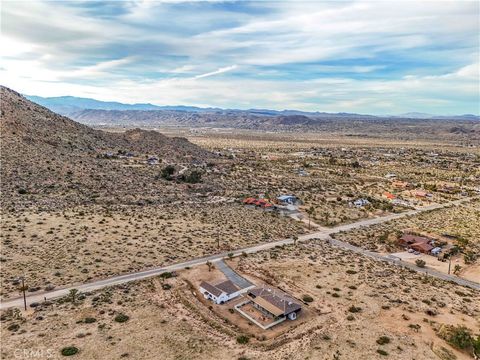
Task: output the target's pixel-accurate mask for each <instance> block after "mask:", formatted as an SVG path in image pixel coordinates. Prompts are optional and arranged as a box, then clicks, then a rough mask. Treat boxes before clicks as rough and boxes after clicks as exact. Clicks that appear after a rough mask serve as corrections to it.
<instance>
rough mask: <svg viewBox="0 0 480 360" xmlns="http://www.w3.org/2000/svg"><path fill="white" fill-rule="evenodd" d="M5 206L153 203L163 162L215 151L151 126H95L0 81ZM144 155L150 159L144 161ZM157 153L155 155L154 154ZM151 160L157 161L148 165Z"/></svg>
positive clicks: (189, 162)
mask: <svg viewBox="0 0 480 360" xmlns="http://www.w3.org/2000/svg"><path fill="white" fill-rule="evenodd" d="M1 99H2V103H1V114H2V121H1V128H2V132H1V134H2V135H1V136H2V138H1V140H2V152H1V161H2V169H1V176H2V180H3V181H2V182H3V184H2V205H3V206H6V207H13V208H21V207H29V206H30V205H31V204H34V203H35V204H36V205H39V206H41V207H42V206H43V207H51V206H53V207H58V206H65V205H68V204H70V205H71V204H72V203H75V204H85V203H91V202H96V203H115V202H118V201H122V202H123V201H127V202H129V201H132V202H137V201H142V200H145V201H150V202H152V201H153V202H155V201H157V200H159V199H158V198H157V199H155V195H154V194H155V193H156V194H158V193H159V192H162V191H159V188H161V189H163V188H165V187H166V186H168V184H165V183H164V182H162V181H159V180H158V177H159V174H160V172H161V169H162V167H163V166H166V165H167V164H172V165H174V166H177V167H180V166H182V168H184V169H185V168H187V169H188V168H189V167H191V166H193V164H195V166H201V165H202V164H204V163H205V162H206V161H207V160H208V159H210V158H212V157H213V156H212V154H210V153H209V152H207V151H204V150H202V149H201V148H200V147H198V146H196V145H194V144H191V143H190V142H188V141H187V140H186V139H184V138H169V137H166V136H164V135H162V134H160V133H158V132H155V131H144V130H140V129H133V130H129V131H126V132H125V133H108V132H104V131H99V130H94V129H91V128H90V127H88V126H85V125H82V124H79V123H77V122H75V121H73V120H70V119H69V118H66V117H64V116H61V115H58V114H55V113H53V112H51V111H50V110H48V109H46V108H44V107H42V106H40V105H37V104H35V103H32V102H31V101H29V100H27V99H25V98H24V97H22V96H21V95H20V94H18V93H16V92H15V91H13V90H10V89H8V88H5V87H1ZM148 158H153V160H152V162H153V163H154V164H153V163H150V164H148V163H147V160H148ZM155 159H158V160H155ZM150 165H154V166H150Z"/></svg>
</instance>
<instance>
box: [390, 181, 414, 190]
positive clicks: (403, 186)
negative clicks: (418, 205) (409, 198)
mask: <svg viewBox="0 0 480 360" xmlns="http://www.w3.org/2000/svg"><path fill="white" fill-rule="evenodd" d="M392 186H393V187H394V188H395V189H407V188H409V187H410V183H409V182H407V181H393V182H392Z"/></svg>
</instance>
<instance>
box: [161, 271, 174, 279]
mask: <svg viewBox="0 0 480 360" xmlns="http://www.w3.org/2000/svg"><path fill="white" fill-rule="evenodd" d="M160 277H161V278H163V279H170V278H171V277H173V274H172V273H171V272H168V271H167V272H164V273H161V274H160Z"/></svg>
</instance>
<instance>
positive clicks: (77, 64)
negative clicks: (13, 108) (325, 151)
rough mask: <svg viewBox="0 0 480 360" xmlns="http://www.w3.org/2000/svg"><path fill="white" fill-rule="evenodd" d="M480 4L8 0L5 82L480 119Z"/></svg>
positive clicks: (117, 96) (161, 98) (111, 95)
mask: <svg viewBox="0 0 480 360" xmlns="http://www.w3.org/2000/svg"><path fill="white" fill-rule="evenodd" d="M479 6H480V5H479V3H478V2H476V1H438V2H437V1H428V2H407V3H405V2H393V1H378V2H371V1H341V2H235V1H231V2H225V1H210V2H182V1H125V2H101V3H100V2H89V1H80V2H50V1H35V2H22V1H7V2H4V3H2V33H1V37H2V44H6V45H4V46H3V47H2V70H0V75H1V76H2V81H3V82H4V83H5V84H6V85H9V86H11V87H13V88H15V89H16V90H18V91H21V92H24V93H29V94H37V95H77V96H96V97H99V98H101V99H104V100H120V101H128V102H132V101H133V99H132V98H135V101H142V102H144V101H150V102H153V103H159V104H180V103H183V104H186V105H212V106H225V107H226V106H228V107H274V108H278V109H283V108H299V109H305V110H320V111H321V110H328V111H358V112H363V113H389V112H396V111H398V112H408V111H422V112H437V113H438V112H449V113H452V112H456V113H465V112H476V113H478V112H479V109H478V102H479V101H478V98H479V89H478V82H479V69H478V62H477V61H478V57H479V42H480V38H479V30H480V29H479V27H480V25H479V22H478V17H477V14H478V12H479V10H480V9H479ZM225 64H234V65H230V66H226V65H225ZM210 69H217V70H214V71H209V70H210ZM202 71H203V72H202ZM220 74H221V75H222V76H215V75H220ZM200 79H201V81H198V80H200Z"/></svg>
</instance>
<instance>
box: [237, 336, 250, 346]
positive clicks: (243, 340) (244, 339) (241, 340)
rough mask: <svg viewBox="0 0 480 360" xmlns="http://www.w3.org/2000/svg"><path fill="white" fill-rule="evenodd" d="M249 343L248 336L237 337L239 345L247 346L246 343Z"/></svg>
mask: <svg viewBox="0 0 480 360" xmlns="http://www.w3.org/2000/svg"><path fill="white" fill-rule="evenodd" d="M248 341H249V338H248V336H245V335H240V336H237V342H238V343H239V344H246V343H248Z"/></svg>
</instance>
